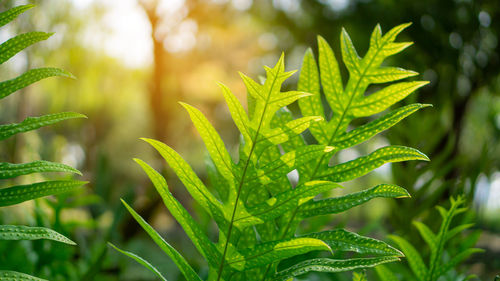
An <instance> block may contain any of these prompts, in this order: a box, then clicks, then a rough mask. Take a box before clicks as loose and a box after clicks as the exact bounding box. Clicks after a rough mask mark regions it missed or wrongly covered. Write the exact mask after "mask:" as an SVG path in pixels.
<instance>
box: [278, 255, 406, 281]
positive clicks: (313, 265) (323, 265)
mask: <svg viewBox="0 0 500 281" xmlns="http://www.w3.org/2000/svg"><path fill="white" fill-rule="evenodd" d="M398 260H399V259H398V258H397V257H376V258H356V259H345V260H334V259H327V258H318V259H311V260H306V261H303V262H300V263H298V264H296V265H294V266H292V267H289V268H287V269H285V270H282V271H280V272H278V273H277V274H276V275H275V276H274V278H273V280H275V281H282V280H287V279H288V278H292V277H295V276H299V275H302V274H305V273H308V272H312V271H317V272H343V271H352V270H355V269H359V268H369V267H374V266H377V265H380V264H383V263H388V262H394V261H398Z"/></svg>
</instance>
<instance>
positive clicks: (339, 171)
mask: <svg viewBox="0 0 500 281" xmlns="http://www.w3.org/2000/svg"><path fill="white" fill-rule="evenodd" d="M408 160H424V161H429V158H428V157H427V156H426V155H425V154H423V153H422V152H420V151H418V150H416V149H414V148H409V147H405V146H397V145H393V146H387V147H382V148H380V149H377V150H376V151H374V152H372V153H370V154H369V155H367V156H363V157H359V158H357V159H355V160H351V161H348V162H345V163H342V164H338V165H335V166H333V167H330V168H328V169H326V170H325V171H323V172H322V173H321V174H320V175H319V176H318V178H321V179H325V180H330V181H333V182H344V181H348V180H352V179H355V178H358V177H360V176H363V175H365V174H367V173H369V172H370V171H372V170H374V169H375V168H378V167H380V166H382V165H383V164H385V163H391V162H401V161H408Z"/></svg>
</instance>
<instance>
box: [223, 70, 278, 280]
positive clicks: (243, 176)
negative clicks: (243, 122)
mask: <svg viewBox="0 0 500 281" xmlns="http://www.w3.org/2000/svg"><path fill="white" fill-rule="evenodd" d="M280 62H281V61H280ZM281 63H283V62H281ZM279 68H281V65H279V66H278V67H277V69H279ZM277 79H278V75H277V74H276V75H274V79H273V81H272V83H271V87H270V88H269V93H268V95H267V97H266V100H265V103H264V109H263V110H262V114H261V116H260V120H259V126H258V127H257V130H256V132H255V137H254V140H253V141H252V147H251V149H250V152H249V153H248V158H247V160H246V162H245V167H244V169H243V173H242V175H241V180H240V183H239V186H238V192H237V194H236V199H235V204H234V208H233V214H232V215H231V221H230V223H229V229H228V233H227V238H226V243H225V245H224V251H223V254H222V258H221V263H220V266H219V271H218V273H217V281H219V280H220V278H221V277H222V271H223V269H224V264H225V258H226V254H227V247H228V245H229V242H230V238H231V233H232V229H233V225H234V217H235V214H236V210H237V208H238V201H239V198H240V195H241V188H242V187H243V182H244V180H245V176H246V172H247V169H248V165H249V164H250V161H251V158H252V154H253V151H254V149H255V146H256V140H257V138H258V137H259V133H260V128H261V126H262V123H263V121H264V117H265V114H266V111H267V107H268V104H269V99H270V97H271V93H272V90H273V87H274V84H275V83H276V80H277Z"/></svg>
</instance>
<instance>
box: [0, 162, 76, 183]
mask: <svg viewBox="0 0 500 281" xmlns="http://www.w3.org/2000/svg"><path fill="white" fill-rule="evenodd" d="M46 172H69V173H75V174H79V175H82V173H80V171H78V170H77V169H75V168H72V167H70V166H68V165H64V164H60V163H54V162H49V161H43V160H38V161H33V162H30V163H24V164H12V163H6V162H2V163H0V179H10V178H14V177H17V176H22V175H28V174H33V173H46Z"/></svg>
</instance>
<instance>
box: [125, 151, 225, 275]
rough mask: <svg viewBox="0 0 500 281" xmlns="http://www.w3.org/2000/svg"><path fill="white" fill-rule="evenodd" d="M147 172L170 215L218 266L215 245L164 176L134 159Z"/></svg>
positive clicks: (200, 249)
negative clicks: (170, 187)
mask: <svg viewBox="0 0 500 281" xmlns="http://www.w3.org/2000/svg"><path fill="white" fill-rule="evenodd" d="M134 160H135V161H136V162H137V163H138V164H139V165H140V166H141V167H142V169H143V170H144V171H145V172H146V174H147V175H148V177H149V178H150V180H151V181H152V182H153V185H154V186H155V188H156V190H157V191H158V193H159V194H160V196H161V197H162V199H163V201H164V203H165V206H167V208H168V210H169V211H170V213H171V214H172V215H173V216H174V217H175V219H176V220H177V222H179V224H180V225H181V226H182V228H183V229H184V231H185V232H186V234H187V235H188V237H189V238H190V239H191V241H193V244H194V245H195V246H196V248H197V249H198V250H199V251H200V253H201V254H202V255H203V256H204V257H205V259H206V260H207V261H208V263H209V264H210V265H212V266H216V265H217V264H218V261H219V260H220V258H218V255H219V254H218V251H217V249H216V247H215V245H214V244H213V243H212V241H210V240H209V239H208V237H207V236H206V235H205V233H203V231H202V230H201V229H200V227H199V226H198V224H197V223H196V222H195V221H194V219H193V218H192V217H191V215H190V214H189V213H188V211H187V210H186V209H184V207H183V206H182V205H181V204H180V203H179V201H177V200H176V199H175V198H174V196H173V195H172V194H171V193H170V191H169V190H168V185H167V182H166V181H165V178H163V176H162V175H160V174H159V173H158V172H157V171H155V170H154V169H153V168H151V167H150V166H149V165H148V164H146V163H145V162H144V161H142V160H140V159H134Z"/></svg>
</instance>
